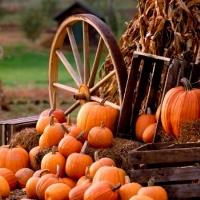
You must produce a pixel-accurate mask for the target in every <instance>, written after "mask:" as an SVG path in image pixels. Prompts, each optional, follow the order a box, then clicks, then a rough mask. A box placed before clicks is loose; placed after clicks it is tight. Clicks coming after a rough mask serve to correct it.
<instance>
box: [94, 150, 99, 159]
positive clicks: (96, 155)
mask: <svg viewBox="0 0 200 200" xmlns="http://www.w3.org/2000/svg"><path fill="white" fill-rule="evenodd" d="M98 153H99V152H98V151H95V152H94V160H95V161H98V160H99V154H98Z"/></svg>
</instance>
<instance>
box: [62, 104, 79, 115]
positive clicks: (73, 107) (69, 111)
mask: <svg viewBox="0 0 200 200" xmlns="http://www.w3.org/2000/svg"><path fill="white" fill-rule="evenodd" d="M79 105H80V102H79V101H76V103H74V104H73V105H71V106H70V107H69V108H68V109H67V110H66V111H65V115H66V116H67V115H68V114H70V113H71V112H72V111H74V110H75V109H76V108H77V107H78V106H79Z"/></svg>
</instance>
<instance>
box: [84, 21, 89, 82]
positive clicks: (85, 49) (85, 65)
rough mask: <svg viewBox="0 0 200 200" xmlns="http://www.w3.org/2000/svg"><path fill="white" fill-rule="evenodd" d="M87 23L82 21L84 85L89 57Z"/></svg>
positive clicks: (86, 79)
mask: <svg viewBox="0 0 200 200" xmlns="http://www.w3.org/2000/svg"><path fill="white" fill-rule="evenodd" d="M88 28H89V27H88V23H86V22H84V21H83V54H84V84H87V82H88V79H89V76H90V57H89V31H88Z"/></svg>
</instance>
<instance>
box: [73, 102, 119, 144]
mask: <svg viewBox="0 0 200 200" xmlns="http://www.w3.org/2000/svg"><path fill="white" fill-rule="evenodd" d="M105 100H106V99H104V100H103V101H102V102H101V103H98V102H87V103H85V104H84V105H82V107H81V109H80V110H79V112H78V115H77V127H79V128H81V129H82V130H84V131H85V136H84V139H85V140H86V139H87V136H88V133H89V131H90V130H91V129H92V128H93V127H95V126H99V124H100V123H101V122H102V121H104V123H105V126H106V127H107V128H109V129H110V130H111V132H112V133H115V131H116V127H117V122H118V117H119V112H118V110H117V109H115V108H113V107H112V106H109V105H105V104H104V101H105Z"/></svg>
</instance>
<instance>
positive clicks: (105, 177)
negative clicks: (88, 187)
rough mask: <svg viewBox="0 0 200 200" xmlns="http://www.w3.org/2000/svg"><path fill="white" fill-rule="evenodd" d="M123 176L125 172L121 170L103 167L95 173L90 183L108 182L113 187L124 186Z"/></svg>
mask: <svg viewBox="0 0 200 200" xmlns="http://www.w3.org/2000/svg"><path fill="white" fill-rule="evenodd" d="M111 175H112V176H111ZM125 176H126V172H125V171H124V170H123V169H121V168H118V167H114V166H111V167H110V166H103V167H101V168H100V169H98V171H97V172H96V173H95V175H94V177H93V180H92V183H93V184H94V183H97V182H99V181H109V182H111V183H112V184H114V185H117V184H118V183H120V184H121V185H124V184H125Z"/></svg>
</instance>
